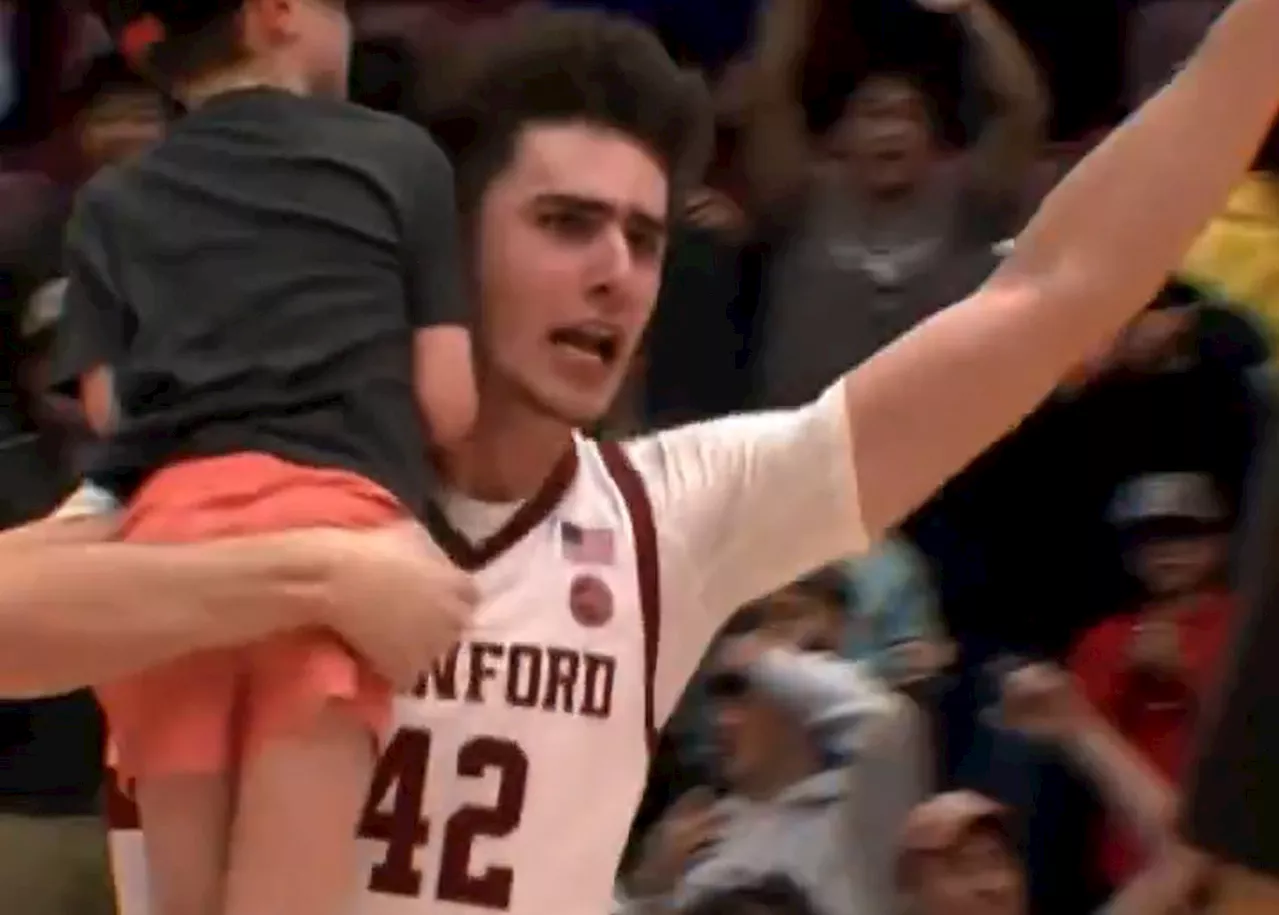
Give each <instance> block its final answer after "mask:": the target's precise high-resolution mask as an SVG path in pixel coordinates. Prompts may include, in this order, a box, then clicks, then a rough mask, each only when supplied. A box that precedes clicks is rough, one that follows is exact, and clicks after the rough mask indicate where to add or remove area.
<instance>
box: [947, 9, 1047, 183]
mask: <svg viewBox="0 0 1280 915" xmlns="http://www.w3.org/2000/svg"><path fill="white" fill-rule="evenodd" d="M959 18H960V23H961V25H962V26H963V27H964V31H965V35H967V36H968V40H969V46H970V48H971V49H972V54H973V57H974V60H975V65H976V69H977V71H978V76H979V78H980V79H981V81H982V88H983V90H984V92H985V93H986V94H987V96H988V97H989V98H990V100H991V103H992V108H993V110H992V111H991V113H990V115H988V117H987V119H986V121H985V122H984V123H983V125H982V132H981V133H980V134H979V135H978V142H977V144H976V145H975V147H974V149H973V152H972V153H971V158H970V168H971V169H972V174H973V178H974V181H975V190H977V191H978V192H979V193H982V194H984V195H985V196H988V197H992V198H996V199H1004V198H1007V197H1008V196H1009V195H1011V194H1016V193H1018V192H1020V191H1021V190H1022V188H1023V184H1024V182H1025V179H1026V176H1027V171H1028V169H1030V167H1031V166H1032V165H1033V164H1034V163H1035V159H1036V156H1037V155H1038V154H1039V152H1040V146H1041V144H1042V143H1043V142H1044V134H1045V122H1046V121H1047V120H1048V116H1049V100H1048V93H1047V90H1046V89H1045V85H1044V82H1043V81H1042V80H1041V79H1040V73H1039V70H1038V69H1037V68H1036V64H1035V61H1034V60H1033V59H1032V57H1031V55H1030V54H1029V53H1028V52H1027V49H1026V47H1025V46H1023V44H1022V42H1021V41H1020V40H1019V39H1018V35H1017V33H1016V32H1015V31H1014V30H1013V27H1012V26H1011V25H1009V23H1007V22H1006V21H1005V20H1004V19H1003V18H1002V17H1001V16H1000V14H999V13H997V12H996V11H995V9H994V8H993V7H992V6H991V4H990V3H989V2H987V0H968V2H966V3H965V4H964V5H963V6H962V7H961V9H960V12H959Z"/></svg>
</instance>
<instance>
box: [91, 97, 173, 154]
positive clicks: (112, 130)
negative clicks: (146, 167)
mask: <svg viewBox="0 0 1280 915" xmlns="http://www.w3.org/2000/svg"><path fill="white" fill-rule="evenodd" d="M164 123H165V118H164V107H163V103H162V101H161V98H160V95H159V93H156V92H152V91H150V90H148V89H147V88H146V87H145V86H141V85H139V86H136V87H135V86H128V87H121V88H118V89H108V90H104V91H103V92H101V93H100V94H99V95H98V97H97V98H95V99H94V100H93V101H92V102H90V104H89V106H88V107H87V108H86V109H85V111H84V112H83V114H81V116H80V124H79V131H80V149H81V150H82V152H83V153H84V157H85V160H86V161H87V162H88V163H89V165H90V166H91V167H92V169H93V170H94V171H96V170H97V169H99V168H102V167H103V166H106V165H112V164H115V163H117V162H124V161H127V160H129V159H132V158H133V157H134V156H136V155H138V154H139V153H142V152H145V151H146V150H147V149H149V148H150V147H151V146H152V145H153V144H155V143H156V142H158V141H159V140H160V138H161V136H162V135H163V134H164Z"/></svg>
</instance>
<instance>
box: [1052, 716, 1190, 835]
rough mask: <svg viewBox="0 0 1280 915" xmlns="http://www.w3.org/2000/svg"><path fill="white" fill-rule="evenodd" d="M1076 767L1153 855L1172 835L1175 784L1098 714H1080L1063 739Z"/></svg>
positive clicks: (1175, 801) (1174, 817)
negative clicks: (1070, 733) (1077, 724)
mask: <svg viewBox="0 0 1280 915" xmlns="http://www.w3.org/2000/svg"><path fill="white" fill-rule="evenodd" d="M1065 749H1066V751H1067V753H1068V754H1069V755H1070V757H1071V759H1072V761H1073V762H1074V763H1075V764H1076V767H1077V768H1078V769H1079V770H1080V771H1081V772H1082V773H1083V774H1084V775H1085V776H1086V777H1087V778H1088V779H1089V781H1090V782H1091V783H1092V784H1093V785H1094V787H1095V788H1096V789H1097V791H1098V794H1099V796H1100V797H1101V799H1102V802H1103V804H1104V805H1105V807H1106V809H1107V810H1108V812H1110V813H1111V815H1113V816H1114V817H1116V818H1117V819H1118V820H1119V821H1120V822H1123V823H1124V824H1125V825H1126V826H1127V827H1128V828H1129V829H1130V830H1132V831H1133V833H1134V835H1136V836H1138V837H1139V838H1140V839H1141V841H1142V844H1143V847H1144V849H1145V850H1146V851H1147V852H1148V853H1149V854H1152V855H1155V854H1157V853H1158V852H1160V851H1161V850H1162V849H1164V848H1166V847H1168V845H1169V843H1170V841H1171V840H1172V839H1173V838H1174V832H1173V826H1174V821H1175V819H1176V817H1177V809H1178V799H1177V795H1176V793H1175V792H1174V789H1173V786H1172V785H1170V784H1169V782H1168V781H1167V780H1166V779H1165V778H1164V777H1163V776H1162V775H1161V774H1160V773H1159V772H1157V771H1156V770H1155V768H1153V767H1152V766H1151V764H1150V763H1148V762H1147V761H1146V760H1145V759H1143V758H1142V756H1141V755H1139V753H1138V752H1137V751H1136V750H1135V749H1134V748H1133V747H1132V746H1131V745H1130V744H1129V742H1128V741H1127V740H1125V739H1124V738H1123V737H1122V736H1120V734H1118V733H1117V732H1116V730H1115V729H1114V728H1113V727H1111V725H1110V724H1108V723H1107V722H1106V721H1105V720H1104V719H1103V718H1102V717H1101V716H1100V715H1098V714H1096V713H1093V712H1090V713H1088V714H1085V715H1083V716H1082V720H1081V725H1080V727H1079V728H1077V729H1076V731H1075V733H1074V734H1072V735H1070V736H1069V737H1068V738H1067V740H1066V742H1065Z"/></svg>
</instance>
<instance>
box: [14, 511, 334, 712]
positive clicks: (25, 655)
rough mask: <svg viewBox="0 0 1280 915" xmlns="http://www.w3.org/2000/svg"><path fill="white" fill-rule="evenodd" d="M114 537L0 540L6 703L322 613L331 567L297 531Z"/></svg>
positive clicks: (64, 523)
mask: <svg viewBox="0 0 1280 915" xmlns="http://www.w3.org/2000/svg"><path fill="white" fill-rule="evenodd" d="M111 533H112V525H111V524H110V522H108V521H106V520H105V519H103V518H76V519H70V520H62V519H50V520H46V521H38V522H36V523H34V524H30V525H27V526H25V527H22V528H18V529H16V530H14V531H9V532H6V533H4V534H3V535H0V582H3V587H0V695H4V696H5V697H10V698H12V697H18V696H30V695H42V694H54V693H60V692H65V691H68V690H71V689H75V688H78V687H81V686H84V685H86V684H92V683H100V682H103V681H106V680H110V679H112V678H115V677H118V676H121V675H123V674H126V673H131V672H133V671H136V670H138V669H141V668H144V667H147V666H150V665H153V664H156V663H159V662H162V661H167V660H170V659H172V658H173V657H175V656H177V655H180V654H184V653H186V652H190V651H197V650H200V649H204V648H215V647H223V646H227V645H234V644H239V643H241V642H249V641H252V640H254V639H258V638H261V637H263V636H266V635H269V634H271V633H272V632H275V631H277V630H280V629H284V628H287V627H291V626H297V625H300V624H305V623H307V622H309V621H311V620H313V619H316V618H317V617H319V615H320V613H319V609H318V608H319V606H320V605H321V597H322V590H323V589H322V583H323V582H324V580H325V572H326V570H325V568H324V565H323V563H322V561H321V559H320V554H319V551H316V550H313V549H311V547H310V546H309V545H308V541H307V540H306V539H299V535H280V536H274V535H273V536H271V537H256V538H252V539H250V540H225V541H218V542H214V543H209V544H202V545H200V546H198V547H186V546H174V547H165V546H134V545H130V544H119V543H108V542H105V541H106V538H107V537H108V536H110V534H111ZM302 537H305V535H302Z"/></svg>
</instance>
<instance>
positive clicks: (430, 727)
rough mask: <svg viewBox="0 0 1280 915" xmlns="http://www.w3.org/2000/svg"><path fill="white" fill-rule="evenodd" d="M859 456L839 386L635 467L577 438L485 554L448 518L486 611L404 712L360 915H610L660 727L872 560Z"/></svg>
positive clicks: (442, 531)
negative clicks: (740, 644) (797, 604)
mask: <svg viewBox="0 0 1280 915" xmlns="http://www.w3.org/2000/svg"><path fill="white" fill-rule="evenodd" d="M851 442H852V439H851V436H850V431H849V428H848V414H847V411H846V408H845V397H844V392H843V390H842V389H841V387H840V386H838V385H837V386H835V387H833V388H832V389H831V390H830V391H828V392H827V394H825V395H824V396H823V397H822V398H820V399H819V400H818V401H815V402H814V403H813V404H811V405H809V406H807V407H804V408H801V409H799V410H785V411H777V412H772V413H757V414H746V415H741V416H734V417H726V418H723V419H719V420H714V421H711V422H707V423H700V424H696V425H691V426H684V427H680V428H677V429H671V430H666V431H663V432H659V433H656V434H654V435H652V436H648V437H646V438H643V439H640V440H638V441H636V442H632V443H629V444H628V446H627V450H626V456H625V457H624V456H623V453H622V451H621V450H620V449H619V448H618V447H617V446H616V445H609V444H599V445H597V444H593V443H591V442H588V441H585V440H583V439H580V438H579V439H576V440H575V444H574V449H573V451H572V452H570V454H569V456H568V457H566V459H565V460H564V461H562V462H561V464H560V466H559V467H558V468H557V469H556V471H555V472H554V473H553V474H552V475H551V477H550V479H549V480H548V481H547V483H546V485H544V487H543V490H542V492H541V493H540V494H539V495H537V496H535V497H534V498H532V499H530V500H529V501H528V502H526V503H524V504H523V505H522V506H521V507H520V509H519V511H517V512H516V514H515V516H514V517H512V518H510V519H509V521H508V523H507V524H505V525H504V526H503V527H502V528H501V529H500V530H499V531H498V532H497V533H496V534H494V535H493V536H491V537H489V539H488V540H486V541H483V542H480V543H469V542H467V541H466V540H465V539H464V538H463V537H462V536H461V535H460V534H458V533H457V532H456V531H454V530H453V529H452V528H451V527H449V526H448V523H447V521H445V520H444V519H443V518H440V517H436V518H435V519H433V520H434V523H431V526H432V533H433V535H434V536H435V539H436V542H437V543H439V544H440V546H441V547H442V548H444V549H445V550H446V551H448V552H449V554H450V556H451V557H452V558H453V559H454V561H455V562H457V563H458V564H459V565H460V566H462V567H464V568H466V569H468V570H469V571H470V572H471V573H472V574H473V577H474V580H475V582H476V584H477V585H478V586H479V588H480V592H481V602H480V607H479V609H478V611H477V613H476V615H475V617H474V618H473V621H472V626H471V628H470V630H469V632H468V634H467V638H466V640H465V641H464V642H463V643H462V644H461V645H460V646H459V647H458V650H457V651H456V652H454V653H452V654H451V655H449V656H448V657H447V658H444V659H443V660H441V661H439V662H438V663H437V664H436V665H435V667H434V669H433V670H432V671H431V672H430V674H429V675H428V676H427V677H426V678H425V679H424V681H423V682H422V683H421V684H420V685H419V688H418V689H417V690H415V692H414V694H413V695H411V696H406V697H403V698H401V699H399V700H398V701H397V704H396V724H397V730H396V731H395V733H394V735H393V737H392V740H391V741H390V744H389V746H388V747H387V751H386V753H385V755H384V756H383V758H382V760H381V763H380V765H379V766H378V771H377V775H376V777H375V778H374V784H373V788H372V792H371V798H370V801H369V805H368V809H367V810H366V811H365V814H364V817H363V821H362V823H361V829H360V834H361V838H360V853H361V857H362V864H361V871H360V874H359V882H360V886H361V887H363V888H364V889H363V891H362V894H361V896H360V898H359V900H358V901H357V902H356V904H355V906H354V907H353V912H352V915H463V913H466V915H481V913H486V912H501V911H505V912H513V913H516V915H602V913H605V912H608V911H610V907H611V905H612V901H613V894H612V887H613V878H614V873H615V870H616V867H617V863H618V858H619V856H620V854H621V852H622V848H623V844H624V842H625V841H626V837H627V831H628V828H629V826H630V823H631V818H632V814H633V812H634V810H635V807H636V805H637V802H638V801H639V799H640V795H641V792H642V789H643V786H644V780H645V774H646V769H647V767H648V747H649V744H650V742H651V741H652V739H653V731H654V725H655V724H660V723H661V722H662V721H663V720H664V719H665V718H666V716H667V715H668V714H669V713H670V711H671V709H672V708H673V707H674V705H675V703H676V701H677V699H678V698H679V696H680V694H681V692H682V691H683V690H684V687H685V684H686V683H688V681H689V678H690V676H692V674H693V672H694V670H695V669H696V668H697V665H698V663H699V661H700V659H701V658H702V655H703V652H704V651H705V649H706V647H707V645H708V644H709V643H710V642H711V639H712V637H713V636H714V634H715V632H716V631H717V630H719V629H720V627H721V626H722V625H723V624H724V622H725V621H726V620H727V619H728V618H729V617H730V616H731V615H732V614H733V613H734V612H735V611H736V609H737V608H738V607H740V606H742V604H743V603H745V602H746V601H749V600H753V599H755V598H757V597H759V596H761V595H762V594H766V593H768V592H769V591H771V590H773V589H774V588H777V587H779V586H781V585H783V584H785V583H786V582H788V581H791V580H793V579H794V578H795V577H796V576H798V575H801V574H803V573H805V572H807V571H809V570H811V569H813V568H815V567H816V566H818V565H821V564H822V563H824V562H830V561H831V560H833V559H836V558H838V557H842V556H851V555H855V554H857V553H859V552H861V551H862V550H864V549H865V548H866V544H867V536H866V529H865V527H864V526H863V525H862V522H861V513H860V509H859V505H858V498H857V479H856V474H855V473H854V467H853V452H852V444H851ZM632 462H634V467H635V469H634V470H633V469H632V466H633V464H632ZM430 521H431V519H429V523H430ZM659 555H661V558H662V562H661V566H662V568H661V570H659V568H658V566H659V563H658V557H659ZM660 571H661V574H659V572H660ZM659 597H661V601H659ZM659 603H661V606H659ZM659 629H661V640H659ZM659 648H661V652H659ZM655 683H656V688H655ZM120 800H121V799H120V798H118V797H117V801H120ZM114 807H115V814H114V817H113V823H114V829H113V832H112V854H113V864H114V866H115V871H116V880H117V886H118V889H119V893H120V896H121V900H122V902H121V910H120V911H121V915H149V913H148V912H147V906H146V884H145V876H146V872H145V861H144V859H143V855H142V841H141V835H140V833H138V832H137V830H136V828H133V829H129V828H122V827H123V826H125V825H127V823H128V822H129V818H130V816H131V811H130V809H129V808H128V806H127V805H125V804H123V803H117V804H116V805H114ZM299 841H305V837H303V836H300V837H299Z"/></svg>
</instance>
